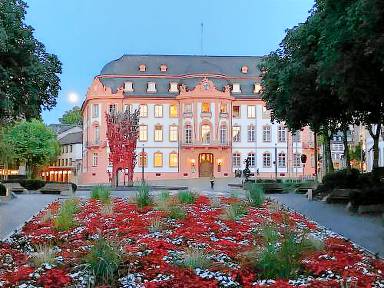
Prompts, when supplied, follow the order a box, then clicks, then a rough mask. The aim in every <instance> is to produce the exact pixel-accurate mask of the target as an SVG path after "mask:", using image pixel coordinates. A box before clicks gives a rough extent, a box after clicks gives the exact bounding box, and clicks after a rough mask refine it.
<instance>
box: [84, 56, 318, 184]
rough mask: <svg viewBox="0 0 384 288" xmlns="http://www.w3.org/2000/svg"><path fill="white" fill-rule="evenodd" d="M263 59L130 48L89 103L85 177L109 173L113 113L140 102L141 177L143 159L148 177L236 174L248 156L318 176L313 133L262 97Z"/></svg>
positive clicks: (257, 170) (267, 170) (97, 82)
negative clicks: (284, 119) (276, 114)
mask: <svg viewBox="0 0 384 288" xmlns="http://www.w3.org/2000/svg"><path fill="white" fill-rule="evenodd" d="M260 61H261V57H253V56H158V55H144V56H143V55H126V56H123V57H121V58H120V59H117V60H115V61H112V62H110V63H108V64H107V65H105V66H104V68H103V69H102V71H101V73H100V75H98V76H96V77H95V79H94V80H93V82H92V84H91V86H90V88H89V90H88V92H87V95H86V100H85V101H84V103H83V105H82V113H83V123H84V124H83V143H84V146H83V173H82V177H81V183H83V184H92V183H107V182H108V181H109V173H110V171H111V165H110V163H109V160H108V155H109V148H108V141H107V139H106V120H105V115H106V113H111V112H114V111H123V110H125V109H131V111H132V109H140V122H139V124H140V127H139V140H138V145H137V151H136V153H137V154H138V163H137V165H136V168H135V171H134V172H135V176H134V179H140V178H141V172H142V166H144V173H145V178H146V179H183V178H185V179H189V178H198V177H209V176H211V175H214V176H215V177H232V176H234V175H235V172H236V171H237V170H242V169H244V168H245V164H244V160H245V159H246V158H249V159H250V166H251V167H250V168H251V171H252V172H253V173H254V174H255V175H257V176H258V177H264V178H274V177H276V176H277V177H279V178H288V177H289V178H294V177H303V176H304V177H313V174H314V172H315V166H314V157H313V154H314V147H313V134H312V133H311V131H310V130H309V129H308V128H305V129H303V131H297V132H296V133H294V135H292V134H291V133H289V131H288V130H287V129H286V127H285V126H284V124H283V123H272V122H271V115H270V111H268V110H266V109H265V105H264V102H263V101H262V100H261V94H260V93H261V85H260V71H259V70H258V68H257V65H258V64H259V63H260ZM143 149H144V153H142V151H143ZM302 154H306V156H307V159H308V160H307V162H306V163H305V164H302V163H301V160H300V159H301V155H302ZM122 173H123V172H122ZM119 179H123V177H119Z"/></svg>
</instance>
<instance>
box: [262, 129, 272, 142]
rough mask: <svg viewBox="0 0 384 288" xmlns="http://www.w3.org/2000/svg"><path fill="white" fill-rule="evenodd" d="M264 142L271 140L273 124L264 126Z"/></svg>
mask: <svg viewBox="0 0 384 288" xmlns="http://www.w3.org/2000/svg"><path fill="white" fill-rule="evenodd" d="M263 142H271V126H269V125H265V126H263Z"/></svg>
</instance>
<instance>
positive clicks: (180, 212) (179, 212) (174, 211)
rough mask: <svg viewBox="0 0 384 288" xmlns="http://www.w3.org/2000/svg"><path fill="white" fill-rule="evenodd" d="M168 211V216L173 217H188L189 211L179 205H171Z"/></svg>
mask: <svg viewBox="0 0 384 288" xmlns="http://www.w3.org/2000/svg"><path fill="white" fill-rule="evenodd" d="M168 211H169V214H168V217H170V218H172V219H184V218H185V217H187V213H186V212H185V210H184V209H183V208H182V207H180V206H177V205H173V206H170V207H169V210H168Z"/></svg>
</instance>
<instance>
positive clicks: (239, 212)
mask: <svg viewBox="0 0 384 288" xmlns="http://www.w3.org/2000/svg"><path fill="white" fill-rule="evenodd" d="M247 213H248V210H247V208H246V207H245V206H244V205H243V204H242V203H239V202H236V203H231V204H230V205H229V206H228V207H227V208H226V209H225V210H224V212H223V214H222V216H221V217H222V219H224V220H233V221H235V220H239V219H240V218H241V217H243V216H244V215H246V214H247Z"/></svg>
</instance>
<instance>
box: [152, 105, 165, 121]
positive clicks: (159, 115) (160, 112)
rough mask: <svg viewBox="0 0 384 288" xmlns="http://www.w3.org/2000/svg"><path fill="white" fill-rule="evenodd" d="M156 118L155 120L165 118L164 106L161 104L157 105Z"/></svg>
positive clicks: (155, 109)
mask: <svg viewBox="0 0 384 288" xmlns="http://www.w3.org/2000/svg"><path fill="white" fill-rule="evenodd" d="M154 116H155V118H163V105H161V104H156V105H155V107H154Z"/></svg>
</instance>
